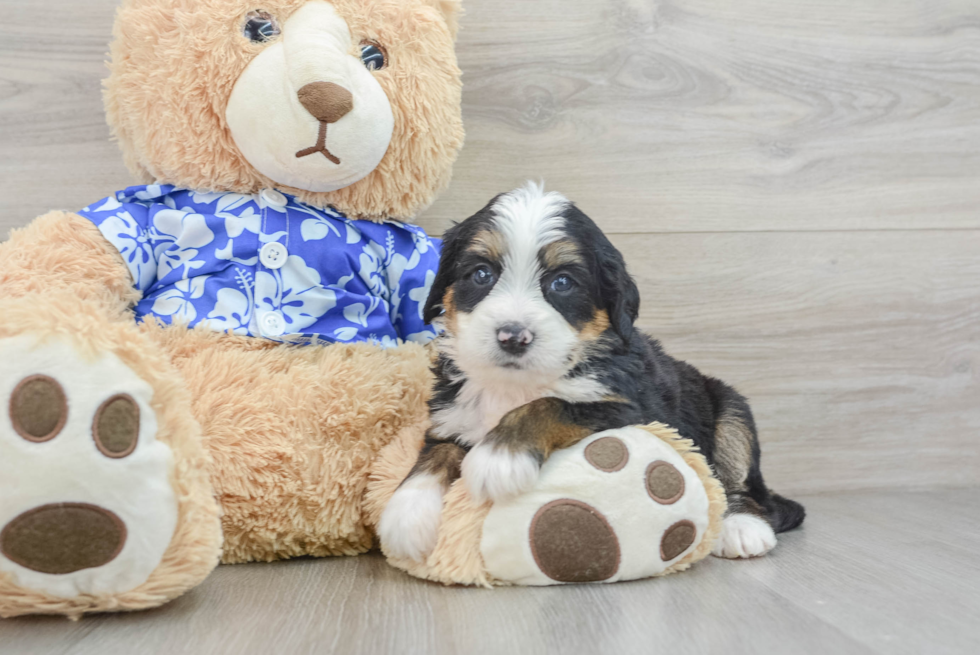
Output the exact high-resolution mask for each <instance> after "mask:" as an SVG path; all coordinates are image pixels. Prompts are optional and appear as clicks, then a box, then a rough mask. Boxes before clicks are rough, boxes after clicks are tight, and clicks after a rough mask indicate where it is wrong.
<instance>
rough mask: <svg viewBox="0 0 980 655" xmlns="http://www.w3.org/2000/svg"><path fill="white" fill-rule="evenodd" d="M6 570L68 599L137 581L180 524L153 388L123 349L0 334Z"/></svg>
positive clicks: (1, 541) (1, 536) (1, 568)
mask: <svg viewBox="0 0 980 655" xmlns="http://www.w3.org/2000/svg"><path fill="white" fill-rule="evenodd" d="M0 360H2V361H3V362H4V367H3V371H2V373H0V408H2V409H0V411H3V412H5V413H6V420H3V421H0V577H9V578H11V579H12V581H13V582H14V584H16V585H18V586H20V587H22V588H25V589H30V590H33V591H38V592H43V593H47V594H51V595H54V596H60V597H74V596H77V595H79V594H110V593H118V592H122V591H128V590H130V589H133V588H135V587H137V586H139V585H140V584H141V583H143V582H144V581H146V579H147V578H148V576H149V575H150V573H151V572H153V570H154V569H156V567H157V566H158V565H159V564H160V562H161V559H162V558H163V555H164V552H165V551H166V549H167V546H168V545H169V544H170V541H171V538H172V536H173V534H174V530H175V527H176V525H177V517H178V511H177V499H176V496H175V494H174V490H173V488H172V486H171V482H170V479H171V474H172V469H173V458H172V453H171V451H170V448H169V447H168V446H167V445H165V444H163V443H161V442H159V441H157V440H156V438H155V437H156V431H157V421H156V415H155V414H154V411H153V409H152V407H151V405H150V401H151V399H152V396H153V390H152V388H151V386H150V385H149V384H148V383H147V382H146V381H144V380H143V379H142V378H140V377H139V376H137V375H136V374H135V373H134V372H133V371H132V370H131V369H130V368H129V367H128V366H127V365H126V364H125V363H123V361H122V360H121V359H119V357H117V356H116V355H115V354H113V353H101V354H98V355H95V356H92V355H89V354H85V355H83V354H81V353H79V352H78V351H76V350H75V349H74V347H73V346H71V345H70V344H69V343H67V342H66V341H59V340H56V339H49V340H48V341H46V342H44V343H43V344H37V343H35V342H34V341H33V339H31V338H29V337H26V336H20V337H13V338H8V339H3V340H0Z"/></svg>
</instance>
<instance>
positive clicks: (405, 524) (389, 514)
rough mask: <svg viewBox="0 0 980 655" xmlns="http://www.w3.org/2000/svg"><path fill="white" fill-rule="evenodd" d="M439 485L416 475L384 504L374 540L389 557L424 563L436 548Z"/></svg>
mask: <svg viewBox="0 0 980 655" xmlns="http://www.w3.org/2000/svg"><path fill="white" fill-rule="evenodd" d="M442 494H443V489H442V483H441V482H440V481H439V480H438V478H436V477H435V476H432V475H428V474H422V475H416V476H414V477H412V478H411V479H409V480H406V481H405V482H404V483H402V486H400V487H398V490H397V491H396V492H395V494H394V495H393V496H392V497H391V500H389V501H388V505H387V506H386V507H385V511H384V513H383V514H382V515H381V521H379V522H378V536H379V537H381V545H382V546H383V547H384V550H385V552H386V553H387V554H388V555H389V556H390V557H407V558H409V559H413V560H415V561H417V562H421V561H424V560H425V558H426V557H428V555H429V553H431V552H432V550H433V549H434V548H435V547H436V541H437V540H438V538H439V523H440V521H441V520H442Z"/></svg>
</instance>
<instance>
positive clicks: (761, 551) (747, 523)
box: [711, 514, 776, 559]
mask: <svg viewBox="0 0 980 655" xmlns="http://www.w3.org/2000/svg"><path fill="white" fill-rule="evenodd" d="M775 547H776V533H775V532H773V529H772V526H770V525H769V523H768V522H767V521H766V520H765V519H763V518H759V517H758V516H754V515H752V514H731V515H730V516H726V517H725V519H724V520H723V521H722V524H721V535H719V537H718V541H716V542H715V545H714V548H713V549H712V551H711V554H712V555H714V556H715V557H724V558H727V559H740V558H747V557H759V556H761V555H765V554H766V553H768V552H769V551H770V550H772V549H773V548H775Z"/></svg>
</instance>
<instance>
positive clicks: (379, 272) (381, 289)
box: [357, 241, 388, 296]
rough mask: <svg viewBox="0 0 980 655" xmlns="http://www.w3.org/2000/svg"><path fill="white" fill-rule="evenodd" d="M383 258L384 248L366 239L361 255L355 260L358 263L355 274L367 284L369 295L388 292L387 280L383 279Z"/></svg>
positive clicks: (382, 294)
mask: <svg viewBox="0 0 980 655" xmlns="http://www.w3.org/2000/svg"><path fill="white" fill-rule="evenodd" d="M385 258H386V253H385V251H384V248H382V247H381V246H379V245H378V244H376V243H375V242H374V241H368V242H367V244H366V245H365V246H364V248H362V249H361V256H360V257H358V260H357V261H358V264H359V266H358V269H357V274H358V275H359V276H360V278H361V280H363V281H364V284H366V285H367V288H368V293H370V294H371V295H374V296H385V295H387V294H388V284H387V280H385V279H384V266H385Z"/></svg>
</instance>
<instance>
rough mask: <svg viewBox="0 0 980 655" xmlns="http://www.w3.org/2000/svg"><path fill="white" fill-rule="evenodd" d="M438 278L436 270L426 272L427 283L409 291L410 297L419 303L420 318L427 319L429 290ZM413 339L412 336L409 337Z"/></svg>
mask: <svg viewBox="0 0 980 655" xmlns="http://www.w3.org/2000/svg"><path fill="white" fill-rule="evenodd" d="M435 280H436V273H435V271H431V270H429V271H426V272H425V284H423V285H422V286H420V287H415V288H414V289H412V290H411V291H409V292H408V297H409V298H411V299H412V300H414V301H415V302H416V303H418V306H419V320H425V319H424V318H423V314H425V302H426V300H428V299H429V292H430V291H432V283H433V282H435ZM408 339H409V340H411V336H409V337H408Z"/></svg>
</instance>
